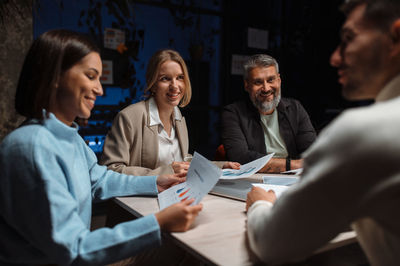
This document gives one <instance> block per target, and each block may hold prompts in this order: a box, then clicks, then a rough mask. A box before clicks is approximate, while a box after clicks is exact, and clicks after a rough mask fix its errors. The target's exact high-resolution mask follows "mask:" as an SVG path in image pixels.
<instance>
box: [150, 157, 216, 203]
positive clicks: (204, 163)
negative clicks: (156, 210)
mask: <svg viewBox="0 0 400 266" xmlns="http://www.w3.org/2000/svg"><path fill="white" fill-rule="evenodd" d="M221 175H222V170H221V169H219V168H218V167H217V166H215V165H214V164H213V163H212V162H210V161H209V160H207V159H206V158H204V157H203V156H201V155H200V154H199V153H197V152H195V153H194V156H193V159H192V161H191V163H190V167H189V170H188V173H187V176H186V182H183V183H180V184H178V185H176V186H173V187H171V188H169V189H167V190H165V191H163V192H161V193H160V194H158V203H159V205H160V209H161V210H162V209H164V208H166V207H168V206H170V205H172V204H174V203H177V202H182V201H184V200H188V199H194V203H193V204H198V203H199V202H200V201H201V200H202V199H203V197H204V196H205V195H207V193H208V192H210V190H211V189H212V188H213V187H214V186H215V184H216V183H217V181H218V179H219V177H220V176H221Z"/></svg>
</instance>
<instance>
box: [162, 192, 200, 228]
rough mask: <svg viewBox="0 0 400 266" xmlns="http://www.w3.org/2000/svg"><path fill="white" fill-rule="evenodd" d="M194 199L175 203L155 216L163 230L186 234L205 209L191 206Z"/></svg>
mask: <svg viewBox="0 0 400 266" xmlns="http://www.w3.org/2000/svg"><path fill="white" fill-rule="evenodd" d="M193 201H194V199H190V200H185V201H182V202H179V203H175V204H174V205H171V206H169V207H167V208H165V209H164V210H162V211H160V212H158V213H156V214H155V216H156V218H157V221H158V224H159V225H160V228H161V230H163V231H167V232H184V231H187V230H188V229H189V228H190V226H191V225H192V224H193V222H194V220H195V218H196V217H197V215H198V214H199V212H200V211H201V209H202V208H203V205H201V204H198V205H194V206H190V204H192V203H193Z"/></svg>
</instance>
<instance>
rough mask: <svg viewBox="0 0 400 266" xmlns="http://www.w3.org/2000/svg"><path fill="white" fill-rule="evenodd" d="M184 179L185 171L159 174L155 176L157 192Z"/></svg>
mask: <svg viewBox="0 0 400 266" xmlns="http://www.w3.org/2000/svg"><path fill="white" fill-rule="evenodd" d="M185 181H186V173H182V174H173V175H159V176H158V177H157V189H158V192H162V191H164V190H166V189H168V188H170V187H172V186H175V185H177V184H179V183H182V182H185Z"/></svg>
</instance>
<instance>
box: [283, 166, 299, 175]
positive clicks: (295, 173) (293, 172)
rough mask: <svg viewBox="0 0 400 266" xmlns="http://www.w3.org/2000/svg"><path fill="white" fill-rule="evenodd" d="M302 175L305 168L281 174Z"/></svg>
mask: <svg viewBox="0 0 400 266" xmlns="http://www.w3.org/2000/svg"><path fill="white" fill-rule="evenodd" d="M301 173H303V168H298V169H293V170H289V171H284V172H281V174H294V175H301Z"/></svg>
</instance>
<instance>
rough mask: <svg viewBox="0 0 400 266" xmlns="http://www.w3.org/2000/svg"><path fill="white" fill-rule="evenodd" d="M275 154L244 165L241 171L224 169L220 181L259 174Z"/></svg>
mask: <svg viewBox="0 0 400 266" xmlns="http://www.w3.org/2000/svg"><path fill="white" fill-rule="evenodd" d="M272 156H274V153H271V154H268V155H266V156H264V157H261V158H259V159H257V160H254V161H252V162H249V163H247V164H244V165H242V166H241V167H240V169H238V170H235V169H224V170H222V176H221V177H220V179H238V178H244V177H249V176H252V175H254V174H255V173H257V172H258V171H259V170H260V169H261V168H263V167H264V165H266V164H267V163H268V161H269V160H271V158H272Z"/></svg>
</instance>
